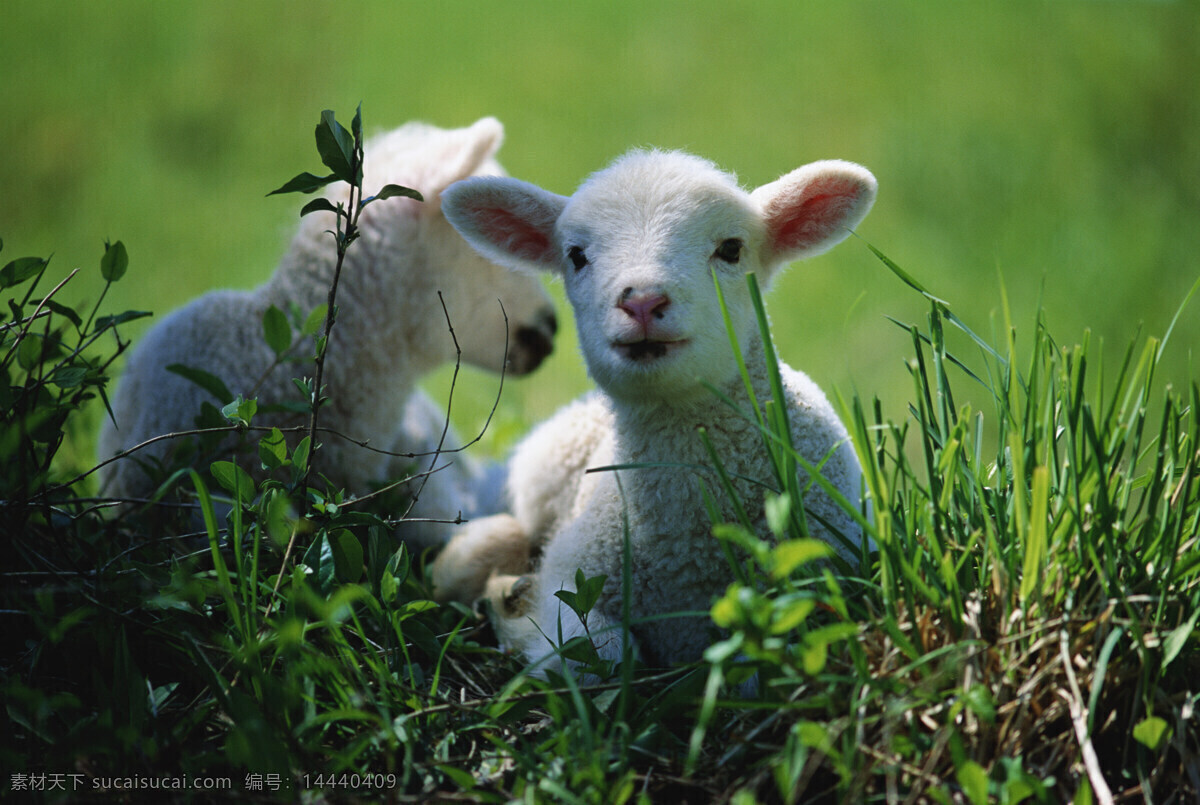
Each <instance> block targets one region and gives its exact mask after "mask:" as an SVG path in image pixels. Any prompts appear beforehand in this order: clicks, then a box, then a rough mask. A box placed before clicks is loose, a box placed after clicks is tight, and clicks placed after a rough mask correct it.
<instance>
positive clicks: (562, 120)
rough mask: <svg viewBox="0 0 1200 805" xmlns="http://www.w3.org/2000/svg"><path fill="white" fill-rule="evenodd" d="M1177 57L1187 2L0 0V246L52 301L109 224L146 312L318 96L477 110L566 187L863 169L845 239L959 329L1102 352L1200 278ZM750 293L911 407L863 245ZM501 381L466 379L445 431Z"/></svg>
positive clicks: (448, 115) (239, 239)
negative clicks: (639, 169)
mask: <svg viewBox="0 0 1200 805" xmlns="http://www.w3.org/2000/svg"><path fill="white" fill-rule="evenodd" d="M1198 77H1200V5H1198V4H1197V3H1195V2H1178V3H1168V2H1116V1H1114V2H1070V1H1069V0H1058V1H1056V2H1024V1H1023V0H1017V1H1014V2H1003V3H1000V2H986V3H983V2H980V3H961V2H943V1H941V0H922V2H912V3H896V2H853V1H846V2H838V3H814V2H796V1H795V0H793V1H792V2H759V3H729V2H725V1H724V0H690V2H686V3H685V2H678V3H662V2H653V0H637V1H636V2H607V3H598V2H597V3H585V2H510V3H486V2H473V3H466V2H437V3H431V2H421V3H417V2H394V1H390V2H384V1H382V0H380V1H378V2H345V3H333V2H301V3H297V2H294V0H292V1H290V2H263V1H262V0H256V2H253V3H245V2H225V1H224V0H205V1H204V2H192V3H177V2H164V1H163V0H146V1H144V2H133V1H132V0H114V1H113V2H105V3H98V2H60V1H59V0H36V1H35V2H31V1H29V0H4V2H3V3H2V4H0V100H2V101H3V112H2V114H0V142H3V144H4V147H3V152H2V153H0V188H2V189H3V192H2V193H0V237H3V239H4V244H5V249H4V255H3V258H4V259H5V260H7V259H12V258H14V257H18V256H22V255H26V254H36V255H44V254H48V253H51V252H53V253H54V260H53V262H52V264H51V266H52V268H51V273H52V275H53V276H55V277H61V276H64V275H65V274H66V272H67V271H68V270H69V269H70V268H73V267H75V266H82V267H83V268H84V272H83V274H84V275H85V277H84V279H82V280H80V281H77V282H75V283H73V285H72V286H70V289H69V291H68V292H67V298H66V299H65V300H64V301H69V302H80V301H83V300H84V299H87V298H94V297H95V295H96V294H97V293H98V291H99V287H100V286H99V272H98V270H97V265H98V261H99V256H100V253H101V245H102V242H103V240H104V239H105V238H111V239H121V240H123V241H124V242H125V244H126V245H127V247H128V250H129V254H130V258H131V264H130V272H129V274H128V276H127V277H126V279H125V280H124V281H123V282H122V283H121V284H120V285H118V286H116V287H115V288H114V290H113V292H112V293H111V294H110V297H109V300H110V301H109V302H108V303H107V304H106V307H107V308H108V309H109V310H110V311H117V310H123V309H126V308H136V309H145V310H153V311H155V312H156V313H157V314H159V315H160V316H161V314H163V313H166V312H167V311H168V310H170V309H171V308H173V307H176V306H178V305H179V304H181V303H183V302H184V301H186V300H187V299H189V298H190V297H192V296H195V295H197V294H199V293H202V292H204V291H206V290H209V289H212V288H217V287H250V286H253V285H256V284H258V283H260V282H261V281H263V280H264V279H265V278H266V277H267V276H268V274H269V273H270V272H271V270H272V269H273V267H274V265H275V262H276V261H277V259H278V257H279V255H280V254H281V252H282V250H283V248H284V246H285V245H286V243H287V240H288V238H289V234H290V232H291V230H292V229H293V228H294V226H295V223H296V214H297V211H298V208H299V206H300V204H301V203H302V201H301V199H300V197H297V196H276V197H271V198H266V197H265V193H266V192H267V191H268V190H271V189H273V188H275V187H277V186H278V185H279V184H281V183H282V182H283V181H284V180H286V179H287V178H290V177H291V176H292V175H294V174H295V173H297V172H299V171H301V170H312V169H315V168H316V167H317V166H318V162H317V158H316V152H315V149H314V147H313V139H312V130H313V127H314V125H315V123H316V121H317V119H318V117H319V115H320V111H321V110H322V109H324V108H332V109H334V110H335V111H336V112H337V113H338V116H339V118H341V119H343V120H346V121H348V120H349V118H350V117H351V115H352V114H353V111H354V107H355V105H356V104H357V103H358V102H359V101H361V102H362V104H363V110H364V118H365V121H366V127H367V129H368V130H376V131H378V130H381V129H385V128H390V127H393V126H396V125H399V124H400V123H403V122H404V121H406V120H409V119H414V118H417V119H425V120H429V121H431V122H434V123H437V124H439V125H442V126H459V125H465V124H467V123H469V122H471V121H473V120H475V119H476V118H478V117H481V116H483V115H495V116H497V117H498V118H500V119H501V120H502V121H503V122H504V123H505V124H506V127H507V141H506V144H505V146H504V148H503V149H502V151H501V159H502V161H503V163H504V165H505V167H506V168H507V169H508V171H509V172H510V173H511V174H513V175H515V176H517V177H520V178H523V179H526V180H529V181H532V182H535V183H537V184H540V185H542V186H544V187H546V188H548V189H551V190H554V191H556V192H559V193H564V194H569V193H570V192H571V191H572V190H573V189H574V187H575V186H576V185H577V184H578V182H579V181H580V180H581V179H582V178H583V177H584V176H586V175H587V174H588V173H590V172H591V171H594V170H596V169H598V168H600V167H602V166H603V165H604V164H606V163H607V162H608V161H609V160H610V159H612V158H613V157H614V156H616V155H617V154H619V153H621V152H623V151H624V150H626V149H627V148H629V147H631V146H639V145H655V146H660V147H670V148H684V149H688V150H691V151H694V152H696V153H698V154H701V155H703V156H706V157H708V158H710V159H713V160H715V161H716V162H718V163H719V164H720V165H722V166H723V167H725V168H726V169H728V170H731V171H734V172H736V173H737V174H738V175H739V176H740V177H741V179H742V181H743V183H744V184H745V185H746V186H747V187H752V186H756V185H759V184H762V183H765V182H767V181H771V180H773V179H775V178H776V177H778V176H779V175H781V174H783V173H785V172H787V171H788V170H790V169H792V168H794V167H797V166H798V165H800V164H803V163H805V162H809V161H812V160H815V159H821V158H829V157H837V158H844V159H850V160H853V161H857V162H861V163H862V164H864V165H866V166H868V167H869V168H871V169H872V170H873V171H874V172H875V174H876V175H877V176H878V178H879V182H880V193H879V199H878V202H877V204H876V206H875V209H874V211H873V212H872V213H871V215H870V216H869V217H868V218H867V220H866V221H865V222H864V223H863V225H862V226H861V227H860V229H859V232H860V234H861V235H862V236H863V237H864V238H866V239H867V240H868V241H870V242H871V243H873V244H874V245H876V246H878V247H879V248H880V249H882V250H883V251H884V252H885V253H887V254H888V255H889V256H891V257H892V258H893V259H894V260H896V261H897V262H898V263H899V264H901V265H902V266H904V267H905V268H906V269H907V270H908V271H909V272H910V273H912V274H913V275H915V276H916V277H918V278H919V279H921V281H922V282H924V283H925V284H926V285H927V286H928V287H929V288H930V290H931V291H933V292H934V293H936V294H937V295H939V296H940V297H942V298H943V299H945V300H947V301H948V302H950V304H951V306H952V308H953V309H954V310H955V311H956V312H957V313H958V315H959V316H960V317H961V318H963V319H964V320H966V321H967V322H968V323H970V324H971V325H972V326H973V327H974V328H975V329H976V330H977V331H978V332H980V333H981V334H983V335H985V336H989V337H991V336H992V335H993V333H995V334H997V335H999V333H1000V331H1001V330H1002V317H1001V316H1000V293H999V289H1000V287H1001V282H1003V284H1004V286H1005V287H1006V288H1007V292H1008V295H1009V297H1010V300H1011V302H1012V307H1013V311H1014V320H1015V323H1016V324H1017V326H1018V329H1019V343H1020V341H1021V339H1024V342H1025V343H1028V336H1029V334H1030V332H1031V330H1032V324H1033V316H1034V312H1035V311H1036V309H1037V306H1038V305H1039V303H1041V304H1044V306H1045V308H1046V311H1047V319H1048V322H1049V325H1050V328H1051V332H1052V333H1053V334H1055V336H1056V337H1057V338H1058V339H1059V340H1060V341H1065V342H1074V341H1075V340H1077V339H1079V338H1080V337H1081V334H1082V332H1083V329H1084V328H1085V327H1087V328H1091V330H1092V331H1093V343H1094V344H1095V341H1096V340H1097V338H1102V339H1103V342H1104V346H1105V356H1106V360H1107V361H1108V362H1109V364H1110V365H1111V364H1113V363H1115V362H1116V361H1117V360H1118V359H1119V358H1120V356H1121V355H1122V353H1123V351H1124V349H1125V347H1126V346H1127V345H1128V343H1129V342H1130V340H1131V339H1132V338H1133V337H1134V336H1135V335H1136V334H1137V333H1138V332H1139V328H1141V327H1144V330H1143V332H1147V333H1153V334H1161V333H1162V332H1163V331H1164V330H1165V329H1166V327H1167V325H1168V323H1169V321H1170V318H1171V316H1172V315H1173V313H1174V311H1175V309H1176V308H1177V306H1178V305H1179V303H1180V302H1181V301H1182V299H1183V297H1184V296H1185V294H1186V292H1187V290H1188V289H1189V288H1190V287H1191V285H1192V283H1193V282H1194V281H1195V280H1196V278H1197V276H1200V256H1198V255H1200V190H1198V186H1197V182H1198V181H1200V89H1198V87H1197V79H1198ZM1001 278H1002V279H1001ZM555 293H556V294H558V291H557V290H556V291H555ZM557 298H558V299H559V300H560V302H561V295H560V294H559V295H558V297H557ZM768 305H769V308H770V310H771V315H772V319H773V323H774V327H775V331H776V335H777V339H778V341H779V348H780V352H781V354H782V356H783V358H784V359H785V360H786V361H787V362H788V363H790V364H791V365H793V366H795V367H797V368H800V369H803V370H805V371H807V372H808V373H809V374H811V375H812V376H813V377H814V379H816V381H817V382H818V383H820V384H821V385H822V386H823V387H825V388H826V389H830V390H832V389H835V388H836V389H839V390H841V391H842V392H843V393H852V392H854V391H857V392H859V393H861V394H862V395H863V396H864V397H866V398H868V399H869V398H871V397H873V396H876V395H878V396H880V397H881V398H882V399H883V402H884V407H885V410H886V411H887V412H888V413H889V414H891V415H892V416H895V417H903V416H904V410H905V405H906V402H907V399H908V398H909V396H910V391H911V388H912V386H911V381H910V380H909V378H908V373H907V369H906V368H905V360H906V358H907V356H909V355H910V354H911V345H910V343H909V341H908V337H907V335H906V334H905V333H904V332H902V331H901V330H899V329H898V328H896V326H895V325H894V324H892V323H890V322H888V321H887V319H886V316H888V315H890V316H894V317H896V318H899V319H901V320H902V321H905V322H922V321H923V320H924V316H925V314H926V305H925V303H924V302H923V300H922V299H921V298H920V297H919V296H917V295H916V294H915V293H913V292H911V291H910V290H908V289H907V288H906V287H905V286H903V285H902V284H901V283H900V282H899V281H898V280H897V279H896V278H895V277H894V276H893V275H891V274H890V273H889V272H888V271H887V270H886V269H885V268H884V267H883V265H882V264H881V263H879V262H878V261H877V260H876V259H875V258H874V257H873V256H872V255H871V254H870V252H869V251H868V250H867V248H866V247H865V246H864V245H863V244H862V243H859V242H856V241H854V240H850V241H848V242H846V243H845V244H843V245H842V246H840V247H839V248H838V249H836V250H834V251H833V252H831V253H830V254H828V255H826V256H823V257H820V258H817V259H815V260H812V261H810V262H807V263H802V264H799V265H797V266H795V267H793V268H792V270H791V271H790V272H788V273H787V274H786V275H785V277H784V278H783V279H782V280H781V281H780V282H779V283H777V285H776V287H775V289H774V291H773V292H772V294H771V296H770V297H769V299H768ZM560 308H561V305H560ZM563 318H564V319H569V313H568V311H566V310H565V309H563ZM564 329H566V330H568V335H570V336H571V337H569V338H563V339H562V341H561V346H560V349H559V351H558V352H557V353H556V355H555V356H554V358H553V359H552V360H550V361H549V362H548V363H547V364H546V365H545V368H544V369H542V370H541V371H539V372H538V373H537V374H536V375H534V376H532V377H530V378H528V379H525V380H521V381H514V382H511V383H510V384H508V386H507V387H506V389H505V394H504V397H503V400H502V404H501V408H500V412H499V415H498V420H497V422H496V423H495V427H494V428H493V430H492V431H491V432H490V433H489V435H488V438H487V440H486V447H487V449H490V450H492V451H500V450H503V448H505V447H506V446H508V445H509V444H511V442H512V440H513V439H514V438H516V437H517V436H519V435H520V433H521V432H522V431H523V429H524V428H525V427H526V426H527V425H528V423H530V422H533V421H536V420H538V419H540V418H542V417H544V416H546V415H547V414H549V413H550V412H551V411H552V410H554V408H556V407H557V406H558V405H560V404H561V403H563V402H564V401H566V400H567V399H569V398H571V397H572V396H574V395H575V394H577V393H578V392H579V391H580V390H582V389H584V388H586V387H587V379H586V377H585V375H584V372H583V369H582V367H581V363H580V360H579V357H578V353H577V351H576V349H575V346H574V340H573V333H570V332H569V330H570V328H564ZM1198 335H1200V303H1198V304H1197V305H1193V306H1192V307H1190V308H1189V309H1187V310H1186V311H1185V313H1184V316H1183V317H1182V319H1181V322H1180V325H1179V327H1178V329H1177V330H1176V333H1175V336H1174V339H1175V340H1174V341H1173V343H1172V346H1171V348H1170V350H1169V352H1168V359H1167V363H1166V366H1165V367H1164V371H1163V374H1162V375H1161V376H1160V377H1161V379H1162V380H1164V381H1173V382H1175V383H1176V384H1185V383H1188V382H1190V378H1191V377H1193V375H1194V374H1195V372H1194V367H1193V366H1192V358H1191V348H1192V345H1193V344H1195V343H1196V341H1197V336H1198ZM959 343H960V345H961V346H962V348H963V351H964V352H966V353H968V357H970V356H969V353H970V352H971V350H970V348H968V347H966V345H965V341H962V340H960V342H959ZM448 381H449V373H448V372H443V373H440V374H438V375H437V376H436V377H434V378H432V379H431V380H430V382H429V384H428V385H429V387H430V388H431V390H432V391H433V392H434V393H435V394H438V395H444V393H445V390H446V388H447V384H448ZM960 385H961V384H960ZM495 387H496V383H495V380H494V378H492V377H489V376H487V375H483V374H480V373H474V372H468V373H466V374H465V375H464V376H463V377H460V381H459V386H458V389H457V392H456V395H457V396H456V398H455V412H456V419H457V420H458V423H459V425H460V427H461V428H462V429H463V430H464V431H471V430H472V429H473V428H475V427H477V426H478V424H479V423H480V422H481V421H482V418H483V417H484V416H485V415H486V413H487V410H488V408H489V407H490V405H491V401H492V398H493V396H494V393H495Z"/></svg>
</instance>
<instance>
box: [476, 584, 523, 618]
mask: <svg viewBox="0 0 1200 805" xmlns="http://www.w3.org/2000/svg"><path fill="white" fill-rule="evenodd" d="M533 587H534V584H533V576H531V575H525V576H502V575H500V574H492V577H491V578H490V579H488V583H487V592H486V593H485V594H484V596H483V597H484V599H485V600H486V601H487V602H488V604H490V605H491V607H492V611H493V613H494V614H495V616H496V617H498V618H523V617H525V615H527V614H528V613H529V611H530V610H531V609H532V608H533V597H534V591H533Z"/></svg>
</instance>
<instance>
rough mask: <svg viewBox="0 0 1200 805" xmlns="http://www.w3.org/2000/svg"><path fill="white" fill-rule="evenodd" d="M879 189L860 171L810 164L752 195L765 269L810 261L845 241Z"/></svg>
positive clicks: (839, 164)
mask: <svg viewBox="0 0 1200 805" xmlns="http://www.w3.org/2000/svg"><path fill="white" fill-rule="evenodd" d="M877 187H878V185H877V183H876V181H875V177H874V176H872V175H871V172H870V171H869V170H867V169H866V168H864V167H862V166H861V165H855V164H854V163H853V162H842V161H841V160H827V161H824V162H813V163H812V164H809V165H805V166H803V167H801V168H797V169H796V170H794V171H792V172H791V173H789V174H787V175H786V176H784V177H783V178H782V179H779V180H777V181H774V182H771V183H770V184H766V185H763V186H762V187H760V188H758V189H757V190H755V191H754V192H753V193H751V197H752V198H753V199H754V200H755V201H756V202H757V203H758V205H759V208H760V209H761V210H762V214H763V220H764V222H765V223H766V226H767V241H766V251H767V253H766V255H764V258H765V259H764V261H763V262H764V265H767V266H773V265H777V264H779V263H781V262H786V261H791V260H798V259H800V258H802V257H812V256H813V255H817V254H821V253H822V252H825V251H828V250H829V249H832V248H833V247H834V246H836V245H837V244H839V243H841V242H842V241H843V240H845V239H846V238H847V237H848V236H849V234H850V230H851V229H853V228H854V227H856V226H858V224H859V222H860V221H862V219H863V218H864V217H866V215H867V212H868V211H870V209H871V205H872V204H874V203H875V191H876V189H877Z"/></svg>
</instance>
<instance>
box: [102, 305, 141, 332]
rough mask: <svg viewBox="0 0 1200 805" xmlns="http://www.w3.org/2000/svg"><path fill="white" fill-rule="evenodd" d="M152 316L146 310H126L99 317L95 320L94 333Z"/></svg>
mask: <svg viewBox="0 0 1200 805" xmlns="http://www.w3.org/2000/svg"><path fill="white" fill-rule="evenodd" d="M153 315H154V314H153V313H151V312H149V311H146V310H126V311H125V312H124V313H117V314H116V315H113V316H101V317H99V318H98V319H96V331H97V332H101V331H103V330H107V329H109V328H110V327H116V326H117V325H118V324H124V323H125V322H127V321H135V320H137V319H144V318H147V317H149V316H153Z"/></svg>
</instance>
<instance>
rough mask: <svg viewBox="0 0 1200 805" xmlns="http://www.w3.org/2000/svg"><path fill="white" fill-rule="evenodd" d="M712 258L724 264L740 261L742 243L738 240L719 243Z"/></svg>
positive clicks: (731, 239) (733, 239) (730, 239)
mask: <svg viewBox="0 0 1200 805" xmlns="http://www.w3.org/2000/svg"><path fill="white" fill-rule="evenodd" d="M713 256H714V257H716V258H717V259H718V260H724V261H725V262H726V263H730V264H735V263H737V261H738V260H741V259H742V241H741V239H740V238H729V239H728V240H723V241H721V245H719V246H717V250H716V251H715V252H713Z"/></svg>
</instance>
